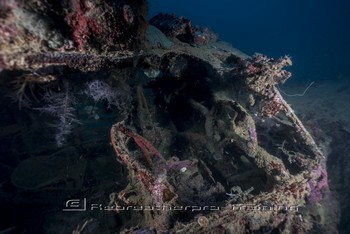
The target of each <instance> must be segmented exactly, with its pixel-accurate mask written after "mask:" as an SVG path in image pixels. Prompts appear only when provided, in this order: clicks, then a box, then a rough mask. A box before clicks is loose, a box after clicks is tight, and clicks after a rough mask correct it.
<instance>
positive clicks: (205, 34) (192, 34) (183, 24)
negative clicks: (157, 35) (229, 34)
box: [150, 13, 218, 45]
mask: <svg viewBox="0 0 350 234" xmlns="http://www.w3.org/2000/svg"><path fill="white" fill-rule="evenodd" d="M150 24H151V25H153V26H155V27H157V28H158V29H160V30H161V31H162V32H163V33H164V34H165V35H167V36H168V37H173V38H177V39H179V40H180V41H182V42H186V43H190V44H193V43H195V44H198V45H205V44H207V43H209V42H214V41H217V40H218V36H217V35H216V34H215V33H213V32H212V31H211V30H210V29H209V28H206V27H204V28H200V27H197V26H193V25H192V22H191V20H189V19H186V18H184V17H177V16H175V15H170V14H162V13H160V14H158V15H156V16H154V17H153V18H152V19H151V20H150Z"/></svg>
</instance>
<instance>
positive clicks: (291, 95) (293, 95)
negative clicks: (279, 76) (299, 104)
mask: <svg viewBox="0 0 350 234" xmlns="http://www.w3.org/2000/svg"><path fill="white" fill-rule="evenodd" d="M314 83H315V81H312V82H311V84H309V86H307V87H306V89H305V90H304V92H303V93H296V94H288V93H286V92H284V91H283V90H282V89H281V88H280V87H279V86H278V85H277V88H278V90H279V91H280V92H281V93H283V94H284V95H286V96H288V97H302V96H304V95H305V93H306V92H307V91H308V89H309V88H310V87H311V86H312V85H313V84H314Z"/></svg>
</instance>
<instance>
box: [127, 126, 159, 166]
mask: <svg viewBox="0 0 350 234" xmlns="http://www.w3.org/2000/svg"><path fill="white" fill-rule="evenodd" d="M124 134H125V135H126V136H128V137H131V138H133V139H134V141H135V142H136V144H137V145H138V146H139V147H140V150H141V151H142V154H143V155H144V156H145V157H146V160H147V161H148V163H149V164H150V165H152V160H151V157H152V156H157V157H159V158H160V159H161V160H162V161H165V159H164V158H163V156H162V155H161V154H160V153H159V152H158V150H157V149H156V148H154V147H153V145H152V144H151V143H150V142H149V141H147V140H146V139H145V138H143V137H142V136H140V135H138V134H136V133H133V132H131V131H128V130H125V132H124Z"/></svg>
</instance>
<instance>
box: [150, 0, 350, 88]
mask: <svg viewBox="0 0 350 234" xmlns="http://www.w3.org/2000/svg"><path fill="white" fill-rule="evenodd" d="M159 12H163V13H174V14H176V15H179V16H184V17H186V18H189V19H191V20H192V22H193V23H194V24H195V25H200V26H209V27H210V28H212V29H213V30H214V31H215V32H217V33H218V34H219V35H220V38H221V39H222V40H224V41H227V42H230V43H231V44H232V45H233V46H234V47H236V48H238V49H240V50H242V51H243V52H245V53H247V54H249V55H251V54H253V53H255V52H259V53H264V54H266V55H268V56H271V57H279V56H282V55H284V54H288V55H290V56H292V58H293V62H294V65H293V67H292V68H291V69H290V70H291V71H292V72H293V77H294V78H293V79H292V80H294V81H313V80H329V79H335V78H337V77H338V76H339V75H342V76H350V59H349V54H350V43H349V42H350V2H349V1H345V0H334V1H325V0H309V1H301V0H296V1H280V0H269V1H259V0H246V1H237V0H232V1H227V0H216V1H209V0H203V1H198V0H197V1H196V0H195V1H189V0H167V1H161V0H150V10H149V15H150V17H151V16H153V15H155V14H157V13H159Z"/></svg>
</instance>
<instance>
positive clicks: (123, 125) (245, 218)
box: [0, 0, 339, 234]
mask: <svg viewBox="0 0 350 234" xmlns="http://www.w3.org/2000/svg"><path fill="white" fill-rule="evenodd" d="M147 8H148V6H147V2H146V1H144V0H136V1H127V0H125V1H124V0H123V1H122V0H121V1H107V0H96V1H95V0H92V1H91V0H64V1H51V0H48V1H38V0H30V1H15V0H13V1H10V0H0V82H1V87H0V88H1V94H2V101H1V116H2V117H1V118H2V121H1V136H0V137H1V159H0V160H1V161H0V166H1V178H2V180H3V181H4V182H2V185H1V193H0V194H1V196H0V197H1V199H2V201H3V202H2V203H3V204H4V205H3V207H2V210H1V212H2V213H3V214H5V216H7V218H5V223H4V224H2V225H1V229H0V230H5V231H9V233H10V231H12V230H13V231H16V230H20V231H26V233H139V234H141V233H142V234H145V233H336V230H337V223H338V219H339V216H338V215H339V214H338V211H337V210H335V209H327V208H326V207H327V204H328V205H333V204H332V202H331V201H332V200H333V198H332V193H331V191H330V190H329V185H328V173H327V170H326V157H327V155H326V152H325V151H324V150H323V148H322V147H320V146H319V145H318V144H317V143H316V142H315V140H314V138H313V137H312V136H311V134H310V133H309V131H308V130H307V129H306V128H305V127H304V125H303V122H302V121H301V120H300V119H299V118H298V116H297V115H296V114H295V112H294V110H293V108H292V107H291V106H290V105H289V104H288V103H287V102H286V101H285V100H284V98H283V94H281V92H280V91H279V88H278V85H279V84H283V83H284V82H285V81H286V80H287V79H289V78H290V77H291V73H290V72H288V71H287V70H286V69H288V66H291V65H292V60H291V58H290V57H288V56H283V57H280V58H270V57H268V56H266V55H263V54H258V53H257V54H255V55H253V56H248V55H246V54H244V53H243V52H241V51H239V50H237V49H236V48H233V47H232V46H231V45H230V44H228V43H225V42H223V41H220V40H219V36H218V35H217V34H215V33H214V32H213V31H212V30H211V29H209V28H206V27H198V26H194V25H192V23H191V21H190V20H189V19H186V18H183V17H178V16H175V15H170V14H158V15H156V16H154V17H153V18H151V19H150V20H148V19H147V17H148V16H147ZM72 201H74V202H75V203H74V206H71V205H72V204H73V203H72V204H71V203H69V202H72ZM78 203H79V204H78ZM6 204H7V205H6ZM77 204H78V205H77ZM334 206H335V205H334ZM71 208H76V209H77V210H76V211H75V212H68V211H69V209H71ZM71 211H74V210H71ZM15 217H17V218H15ZM16 222H17V223H16Z"/></svg>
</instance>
